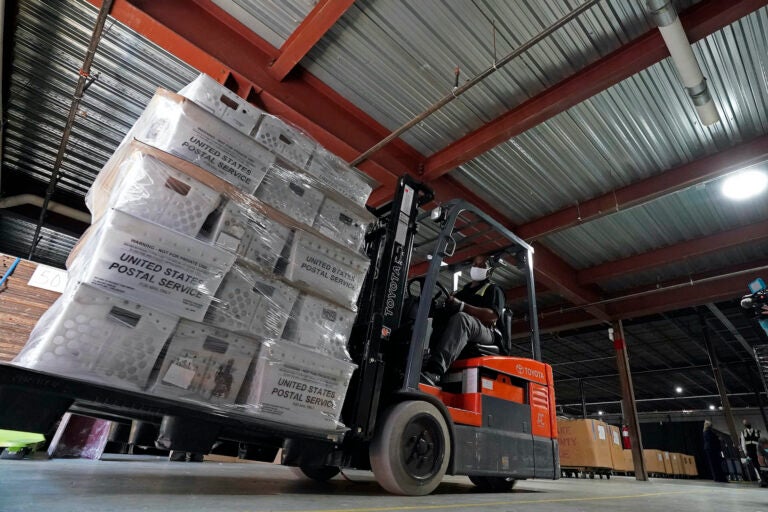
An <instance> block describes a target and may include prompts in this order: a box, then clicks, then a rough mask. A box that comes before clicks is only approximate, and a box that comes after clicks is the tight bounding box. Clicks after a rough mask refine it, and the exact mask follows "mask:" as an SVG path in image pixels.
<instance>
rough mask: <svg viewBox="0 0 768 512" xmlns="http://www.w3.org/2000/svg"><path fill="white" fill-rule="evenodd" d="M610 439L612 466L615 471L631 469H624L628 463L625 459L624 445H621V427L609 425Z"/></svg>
mask: <svg viewBox="0 0 768 512" xmlns="http://www.w3.org/2000/svg"><path fill="white" fill-rule="evenodd" d="M608 440H609V441H610V443H609V444H610V448H611V449H610V451H611V467H612V468H613V469H614V471H630V470H628V469H624V468H625V466H626V463H625V461H624V447H623V446H622V445H621V429H619V427H614V426H613V425H608Z"/></svg>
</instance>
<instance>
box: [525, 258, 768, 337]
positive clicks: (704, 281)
mask: <svg viewBox="0 0 768 512" xmlns="http://www.w3.org/2000/svg"><path fill="white" fill-rule="evenodd" d="M764 267H768V259H762V260H759V261H754V262H750V263H742V264H739V265H732V266H728V267H724V268H720V269H717V270H715V271H709V272H703V273H700V274H695V275H693V276H690V277H682V278H677V279H674V280H671V281H668V282H665V283H663V284H662V285H661V288H657V287H656V285H648V286H641V287H637V288H632V289H630V290H623V291H622V292H621V293H620V294H619V295H614V296H612V297H610V298H609V300H610V299H615V302H610V303H607V304H605V306H606V310H607V312H608V314H609V315H610V316H611V317H612V318H613V319H615V320H619V319H628V318H636V317H640V316H644V315H651V314H656V313H663V312H666V311H671V310H674V309H682V308H687V307H693V306H700V305H702V304H706V303H708V302H718V301H721V300H728V299H732V298H738V297H741V296H742V295H744V294H745V293H747V283H748V282H749V281H751V280H752V279H753V278H754V275H756V274H755V273H756V272H758V271H757V270H755V271H754V272H750V271H752V270H753V269H762V268H764ZM667 288H668V289H667ZM539 315H540V316H539V325H540V326H541V328H542V331H546V332H553V331H564V330H568V329H577V328H580V327H587V326H590V325H596V324H599V323H600V321H599V320H597V319H595V318H594V317H593V316H592V315H590V314H589V313H587V312H585V311H584V310H581V309H573V308H570V307H568V306H564V307H563V308H556V307H553V308H550V309H549V310H548V311H540V312H539ZM524 329H525V326H524V325H523V324H522V321H520V323H517V324H516V325H515V332H520V331H521V330H524Z"/></svg>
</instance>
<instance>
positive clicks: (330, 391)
mask: <svg viewBox="0 0 768 512" xmlns="http://www.w3.org/2000/svg"><path fill="white" fill-rule="evenodd" d="M354 369H355V365H354V364H352V363H350V362H347V361H342V360H339V359H334V358H332V357H327V356H322V355H318V354H317V353H316V352H312V351H309V350H306V349H304V348H302V347H299V346H297V345H293V344H289V343H281V342H280V341H279V340H277V341H267V342H264V343H263V344H262V347H261V353H260V355H259V358H258V360H257V362H256V364H255V365H254V367H253V371H251V372H249V373H248V377H246V380H245V383H243V387H242V390H241V391H240V396H239V397H238V403H240V404H242V406H243V408H244V409H245V410H246V411H250V412H251V413H252V414H258V415H259V416H262V417H265V418H270V419H272V420H274V421H278V422H282V423H288V424H292V425H300V426H306V427H314V428H319V429H328V430H332V429H335V428H338V427H339V421H338V420H339V415H340V414H341V407H342V404H343V403H344V397H345V395H346V393H347V388H348V387H349V379H350V378H351V377H352V372H353V371H354Z"/></svg>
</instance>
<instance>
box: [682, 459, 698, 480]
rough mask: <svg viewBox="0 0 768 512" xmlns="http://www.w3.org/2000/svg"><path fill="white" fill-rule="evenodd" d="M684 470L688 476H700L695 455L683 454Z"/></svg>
mask: <svg viewBox="0 0 768 512" xmlns="http://www.w3.org/2000/svg"><path fill="white" fill-rule="evenodd" d="M682 460H683V471H684V474H685V475H686V476H699V470H698V469H697V468H696V459H695V458H694V457H693V455H683V456H682Z"/></svg>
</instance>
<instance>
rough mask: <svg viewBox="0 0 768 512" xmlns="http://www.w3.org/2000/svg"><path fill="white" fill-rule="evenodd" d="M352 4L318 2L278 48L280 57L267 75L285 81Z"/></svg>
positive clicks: (350, 1) (328, 0) (349, 1)
mask: <svg viewBox="0 0 768 512" xmlns="http://www.w3.org/2000/svg"><path fill="white" fill-rule="evenodd" d="M353 3H355V0H320V1H319V2H318V3H317V5H315V8H314V9H312V12H310V13H309V14H308V15H307V17H306V18H304V21H302V22H301V24H300V25H299V26H298V27H297V28H296V30H294V31H293V33H292V34H291V35H290V37H289V38H288V39H286V40H285V42H284V43H283V45H282V46H281V47H280V56H279V57H277V59H275V60H274V62H272V63H271V64H270V66H269V73H270V74H271V75H272V76H273V77H274V78H275V79H276V80H280V81H282V80H283V79H285V77H286V75H287V74H288V73H290V72H291V70H292V69H293V68H294V67H295V66H296V64H298V63H299V61H300V60H301V59H303V58H304V56H305V55H306V54H307V53H309V51H310V50H311V49H312V48H313V47H314V46H315V45H316V44H317V42H318V41H319V40H320V39H321V38H322V37H323V36H324V35H325V33H326V32H328V31H329V30H330V29H331V27H332V26H333V25H334V24H335V23H336V22H337V21H338V20H339V18H341V17H342V16H343V15H344V13H345V12H347V9H349V8H350V7H352V4H353Z"/></svg>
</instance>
